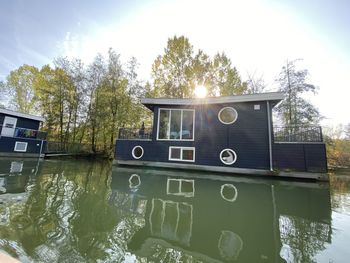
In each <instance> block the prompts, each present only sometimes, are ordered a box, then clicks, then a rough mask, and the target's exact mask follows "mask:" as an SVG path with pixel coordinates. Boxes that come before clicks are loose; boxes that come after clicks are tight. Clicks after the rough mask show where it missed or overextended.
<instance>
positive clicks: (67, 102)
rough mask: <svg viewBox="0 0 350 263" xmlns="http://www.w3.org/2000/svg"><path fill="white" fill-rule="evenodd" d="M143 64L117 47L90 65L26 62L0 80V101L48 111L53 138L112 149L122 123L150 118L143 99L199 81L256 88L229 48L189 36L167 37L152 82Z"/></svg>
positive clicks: (226, 91)
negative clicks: (204, 45)
mask: <svg viewBox="0 0 350 263" xmlns="http://www.w3.org/2000/svg"><path fill="white" fill-rule="evenodd" d="M137 67H138V63H137V60H136V59H135V58H131V59H130V60H129V61H128V62H127V63H122V61H121V59H120V55H119V54H118V53H117V52H116V51H114V50H113V49H110V50H109V51H108V55H107V56H102V55H101V54H98V55H97V56H96V57H95V59H94V60H93V62H92V63H91V64H89V65H84V63H83V62H82V61H81V60H80V59H68V58H58V59H55V60H54V61H53V63H52V65H44V66H43V67H42V68H37V67H35V66H30V65H23V66H21V67H19V68H18V69H15V70H13V71H11V72H10V74H9V75H8V76H7V78H6V81H3V82H1V83H0V84H1V85H0V92H1V97H0V98H1V99H0V102H3V105H6V107H10V108H11V109H13V110H17V111H19V112H23V113H31V114H39V115H41V116H43V117H44V118H45V122H44V124H43V125H44V126H43V127H42V129H43V130H45V131H47V132H48V140H50V141H56V142H59V143H61V144H62V145H66V144H70V143H73V144H74V143H86V144H89V145H91V150H92V151H93V152H98V151H103V152H106V153H112V152H113V149H114V144H115V139H116V137H117V134H118V129H119V128H120V127H141V124H142V122H145V124H146V125H150V124H151V123H150V122H151V118H150V112H149V111H147V110H146V109H144V108H143V107H142V106H141V105H140V98H142V97H181V98H185V97H193V96H194V93H193V91H194V87H195V86H196V85H198V84H201V85H205V86H207V88H208V90H209V95H210V96H221V95H235V94H243V93H249V92H250V91H249V87H248V86H249V85H248V82H243V81H242V80H241V78H240V76H239V73H238V71H237V70H236V68H235V67H233V66H232V63H231V60H230V59H229V58H228V57H227V56H226V55H225V54H224V53H221V54H217V55H215V56H214V57H213V58H210V57H209V56H208V55H206V54H205V53H204V52H203V51H202V50H198V51H195V50H194V49H193V46H192V45H191V44H190V43H189V40H188V39H187V38H185V37H176V36H175V37H173V38H171V39H169V40H168V43H167V47H166V48H165V49H164V54H162V55H159V56H158V57H157V58H156V60H155V61H154V63H153V66H152V73H151V75H152V82H143V81H141V80H140V79H139V77H138V75H137Z"/></svg>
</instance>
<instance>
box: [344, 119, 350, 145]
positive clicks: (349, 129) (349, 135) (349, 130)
mask: <svg viewBox="0 0 350 263" xmlns="http://www.w3.org/2000/svg"><path fill="white" fill-rule="evenodd" d="M344 133H345V139H346V140H348V141H350V123H348V124H347V125H345V127H344Z"/></svg>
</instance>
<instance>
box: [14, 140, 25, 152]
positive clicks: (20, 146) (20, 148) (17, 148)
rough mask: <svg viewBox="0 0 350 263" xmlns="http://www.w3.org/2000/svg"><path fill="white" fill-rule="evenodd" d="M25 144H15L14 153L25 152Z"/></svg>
mask: <svg viewBox="0 0 350 263" xmlns="http://www.w3.org/2000/svg"><path fill="white" fill-rule="evenodd" d="M27 146H28V143H27V142H16V144H15V149H14V151H15V152H26V151H27Z"/></svg>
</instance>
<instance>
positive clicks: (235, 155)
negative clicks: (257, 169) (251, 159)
mask: <svg viewBox="0 0 350 263" xmlns="http://www.w3.org/2000/svg"><path fill="white" fill-rule="evenodd" d="M225 151H231V152H232V153H233V156H234V158H233V161H232V162H230V163H229V162H225V161H224V160H223V159H222V154H223V153H224V152H225ZM219 158H220V161H221V162H222V163H223V164H225V165H232V164H234V163H235V162H236V161H237V153H236V152H235V151H234V150H232V149H230V148H226V149H223V150H222V151H221V152H220V154H219Z"/></svg>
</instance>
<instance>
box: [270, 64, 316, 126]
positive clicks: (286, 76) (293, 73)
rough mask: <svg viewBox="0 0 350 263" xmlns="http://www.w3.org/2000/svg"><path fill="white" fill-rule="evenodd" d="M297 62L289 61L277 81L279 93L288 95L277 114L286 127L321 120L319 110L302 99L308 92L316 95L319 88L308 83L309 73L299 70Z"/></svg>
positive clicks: (277, 109)
mask: <svg viewBox="0 0 350 263" xmlns="http://www.w3.org/2000/svg"><path fill="white" fill-rule="evenodd" d="M296 62H297V60H294V61H287V63H286V65H285V66H283V68H282V71H281V73H280V75H279V77H278V79H277V82H278V85H279V91H281V92H283V93H284V94H286V98H285V99H284V100H283V101H282V103H281V104H280V105H279V106H278V107H277V108H276V111H277V114H278V115H279V117H280V119H281V121H282V123H283V124H284V125H288V126H294V125H300V124H317V123H318V122H319V120H320V118H321V115H320V113H319V111H318V109H317V108H315V106H313V105H312V104H311V103H310V102H308V101H307V100H305V99H304V98H303V97H302V95H303V94H305V93H306V92H312V93H313V94H316V92H317V88H316V86H314V85H312V84H309V83H308V82H307V77H308V74H309V73H308V71H307V70H306V69H304V70H298V69H297V68H296V65H295V64H296Z"/></svg>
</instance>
